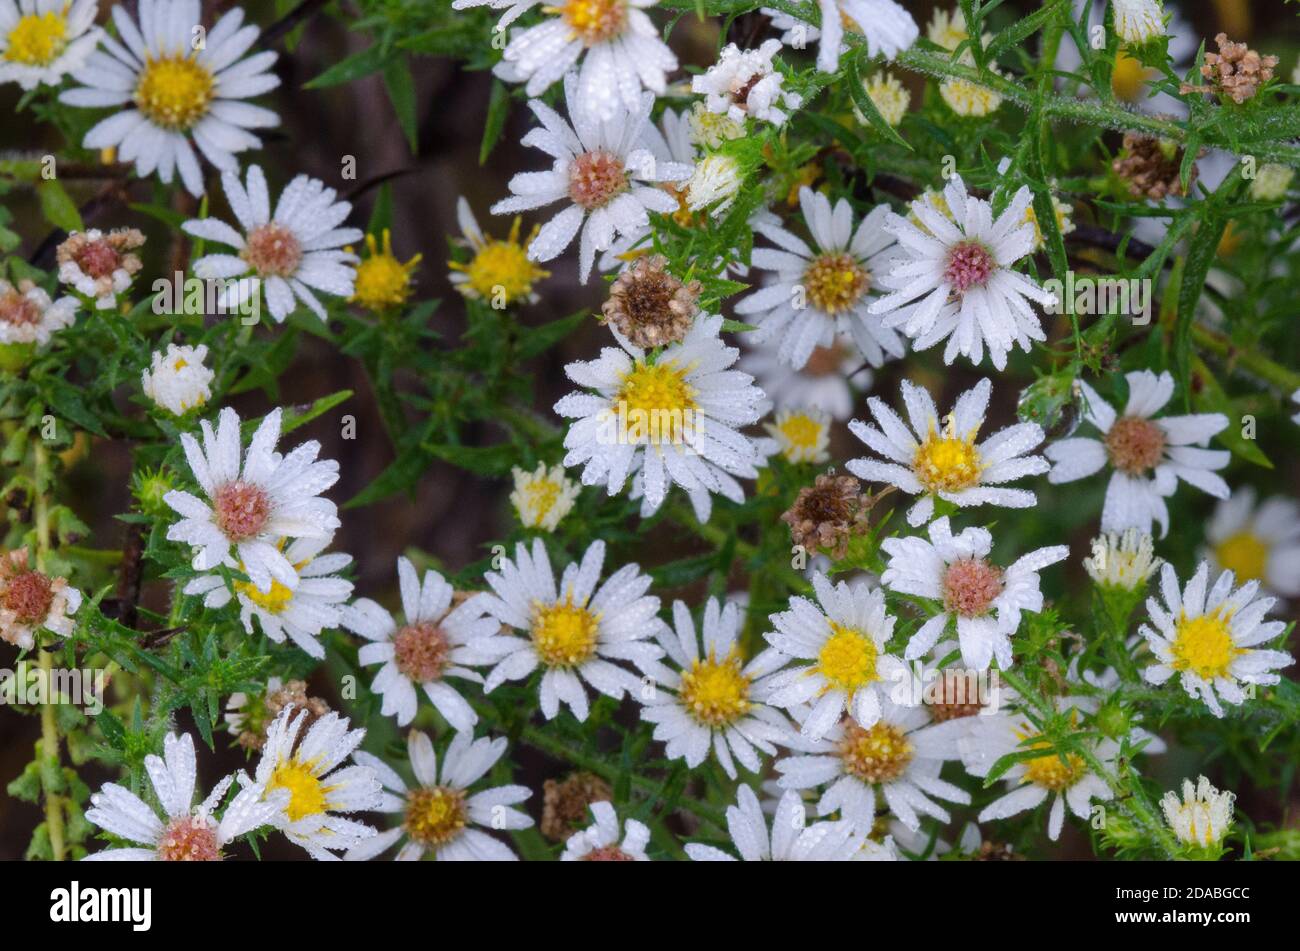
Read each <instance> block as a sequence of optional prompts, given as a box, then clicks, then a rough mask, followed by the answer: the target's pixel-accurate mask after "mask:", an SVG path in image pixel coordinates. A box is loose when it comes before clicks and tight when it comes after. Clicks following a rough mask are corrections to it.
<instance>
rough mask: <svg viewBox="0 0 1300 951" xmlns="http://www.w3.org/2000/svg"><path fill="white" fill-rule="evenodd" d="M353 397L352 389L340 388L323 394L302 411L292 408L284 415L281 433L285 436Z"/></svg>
mask: <svg viewBox="0 0 1300 951" xmlns="http://www.w3.org/2000/svg"><path fill="white" fill-rule="evenodd" d="M351 398H352V391H351V390H339V391H338V392H337V393H331V394H330V395H329V396H322V397H321V398H320V399H318V400H316V401H315V402H313V403H312V404H311V405H310V406H308V407H307V408H306V409H304V410H302V411H301V412H300V411H298V410H296V409H290V410H289V412H287V413H285V415H284V422H283V423H282V424H281V426H280V435H282V436H283V435H284V434H286V433H291V432H293V431H294V430H295V429H297V428H298V427H299V426H305V425H306V424H307V423H310V422H311V421H312V420H313V419H315V418H316V417H317V416H320V415H322V414H324V413H328V412H329V411H330V410H332V409H333V408H334V407H336V406H338V405H339V404H340V403H342V402H344V401H345V400H349V399H351Z"/></svg>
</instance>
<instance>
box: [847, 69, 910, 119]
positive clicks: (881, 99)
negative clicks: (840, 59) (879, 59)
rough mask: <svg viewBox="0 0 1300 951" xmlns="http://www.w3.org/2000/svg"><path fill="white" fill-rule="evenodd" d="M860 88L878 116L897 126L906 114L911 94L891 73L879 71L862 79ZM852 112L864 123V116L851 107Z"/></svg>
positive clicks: (855, 107)
mask: <svg viewBox="0 0 1300 951" xmlns="http://www.w3.org/2000/svg"><path fill="white" fill-rule="evenodd" d="M862 88H863V90H864V91H865V92H866V94H867V98H868V99H870V100H871V102H872V105H874V106H875V107H876V111H877V112H879V113H880V117H881V118H882V119H884V120H885V122H887V123H888V124H889V125H891V126H897V125H898V124H899V123H900V122H902V121H903V116H905V115H907V107H908V106H910V105H911V104H912V94H911V93H910V92H908V91H907V88H906V87H905V86H904V85H903V84H902V83H901V82H899V81H898V77H897V76H895V75H894V74H893V73H888V72H879V73H876V74H875V75H873V76H870V77H869V78H867V79H864V80H862ZM853 114H854V115H855V116H857V119H858V121H859V122H862V123H864V124H865V123H866V121H867V119H866V117H865V116H864V115H863V114H862V113H861V112H859V111H858V107H857V106H854V107H853Z"/></svg>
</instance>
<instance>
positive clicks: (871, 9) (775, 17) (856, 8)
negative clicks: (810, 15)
mask: <svg viewBox="0 0 1300 951" xmlns="http://www.w3.org/2000/svg"><path fill="white" fill-rule="evenodd" d="M817 7H818V9H819V11H820V13H821V28H820V29H818V28H817V27H814V26H811V25H809V24H808V23H807V22H806V21H804V20H800V19H797V18H795V17H792V16H790V15H789V14H787V13H782V12H780V11H778V10H769V9H767V8H766V7H764V8H763V11H762V12H763V13H765V14H767V15H768V16H769V17H771V18H772V26H774V27H775V28H776V29H778V30H784V31H785V32H784V33H783V34H782V35H781V41H782V42H783V43H785V45H787V46H796V47H801V44H802V42H803V41H804V40H817V39H820V44H819V46H818V48H817V68H818V69H819V70H821V71H822V72H823V73H833V72H835V71H836V70H838V69H839V68H840V54H841V53H843V52H845V51H846V50H847V49H848V48H849V47H848V44H847V43H845V42H844V31H845V30H850V31H852V32H854V33H859V34H861V35H862V37H863V39H865V40H866V44H867V55H869V56H879V55H883V56H884V57H885V58H886V59H893V58H894V57H895V56H897V55H898V54H899V53H901V52H902V51H903V50H905V49H907V48H908V47H909V46H911V45H912V44H913V43H914V42H916V38H917V36H918V35H920V32H921V30H920V27H918V26H917V25H916V21H915V20H914V19H912V15H911V14H910V13H908V12H907V11H906V10H904V9H903V8H902V7H901V6H899V5H898V4H897V3H894V2H893V0H817Z"/></svg>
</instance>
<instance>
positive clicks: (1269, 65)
mask: <svg viewBox="0 0 1300 951" xmlns="http://www.w3.org/2000/svg"><path fill="white" fill-rule="evenodd" d="M1214 42H1216V43H1218V44H1219V52H1217V53H1206V54H1205V65H1204V66H1202V67H1201V75H1202V76H1203V77H1204V78H1205V79H1206V80H1208V81H1209V84H1210V85H1209V87H1208V90H1207V89H1205V88H1198V87H1194V86H1184V87H1183V88H1182V90H1181V91H1182V92H1183V93H1188V92H1204V91H1211V92H1217V93H1219V94H1220V95H1223V96H1227V97H1229V98H1230V99H1231V100H1232V101H1233V102H1235V103H1237V104H1238V105H1240V104H1241V103H1243V102H1245V101H1246V100H1247V99H1249V98H1251V97H1252V96H1254V95H1255V93H1256V92H1258V91H1259V87H1260V86H1263V85H1264V84H1265V83H1266V82H1268V81H1269V80H1270V79H1272V78H1273V70H1274V69H1275V68H1276V67H1277V57H1276V56H1260V55H1259V53H1258V52H1257V51H1255V50H1253V49H1251V48H1250V47H1248V46H1247V45H1246V44H1245V43H1233V42H1232V41H1231V40H1229V39H1228V35H1227V34H1226V33H1220V34H1219V35H1218V36H1216V37H1215V38H1214Z"/></svg>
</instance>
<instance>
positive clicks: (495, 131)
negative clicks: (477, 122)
mask: <svg viewBox="0 0 1300 951" xmlns="http://www.w3.org/2000/svg"><path fill="white" fill-rule="evenodd" d="M509 114H510V93H509V91H508V90H507V89H506V84H505V83H503V82H502V81H501V80H499V79H494V80H492V92H491V94H490V95H489V96H488V111H487V117H486V118H485V119H484V120H483V143H482V144H481V145H480V146H479V149H478V163H479V164H480V165H482V164H483V163H484V162H486V161H487V159H488V156H489V155H491V154H492V150H493V149H494V148H496V144H497V142H498V141H499V140H500V139H501V130H502V129H504V128H505V125H506V116H508V115H509Z"/></svg>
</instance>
